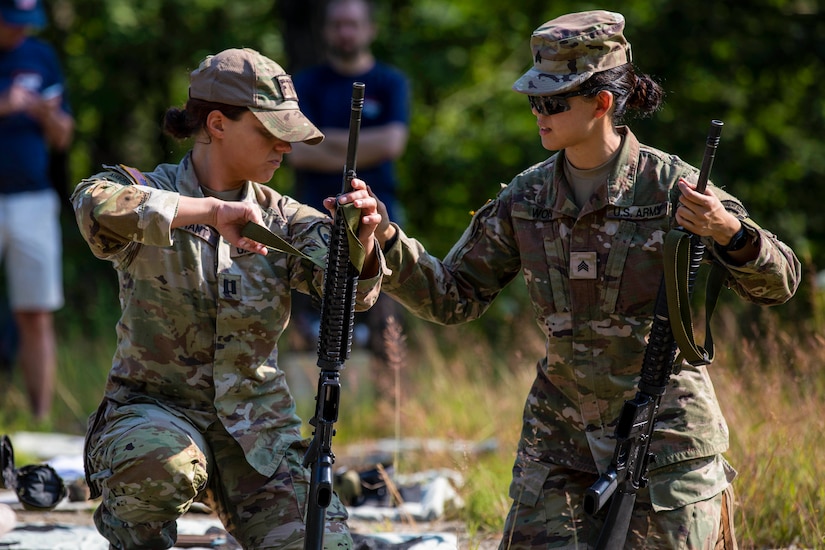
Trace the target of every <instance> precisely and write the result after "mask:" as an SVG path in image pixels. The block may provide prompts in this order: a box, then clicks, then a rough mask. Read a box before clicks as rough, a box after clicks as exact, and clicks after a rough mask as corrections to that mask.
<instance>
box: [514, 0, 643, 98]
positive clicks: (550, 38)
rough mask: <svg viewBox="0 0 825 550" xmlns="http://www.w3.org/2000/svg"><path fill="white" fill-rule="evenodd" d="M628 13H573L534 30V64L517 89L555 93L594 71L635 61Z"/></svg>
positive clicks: (515, 85)
mask: <svg viewBox="0 0 825 550" xmlns="http://www.w3.org/2000/svg"><path fill="white" fill-rule="evenodd" d="M623 30H624V16H622V14H620V13H614V12H610V11H604V10H595V11H584V12H579V13H570V14H567V15H562V16H561V17H557V18H556V19H552V20H550V21H548V22H547V23H545V24H543V25H542V26H540V27H539V28H538V29H536V30H535V31H533V35H532V36H531V37H530V49H531V50H532V52H533V67H532V68H530V70H528V71H527V72H526V73H524V75H523V76H522V77H521V78H519V79H518V80H517V81H516V83H515V84H513V89H514V90H515V91H517V92H520V93H522V94H531V95H553V94H559V93H562V92H567V91H570V90H574V89H575V88H576V87H577V86H579V85H580V84H581V83H582V82H584V81H585V80H587V79H588V78H590V77H591V76H592V75H593V74H594V73H597V72H600V71H604V70H607V69H612V68H613V67H619V66H621V65H624V64H626V63H630V62H631V60H632V56H631V52H630V44H629V43H628V42H627V40H625V37H624V35H623V34H622V31H623Z"/></svg>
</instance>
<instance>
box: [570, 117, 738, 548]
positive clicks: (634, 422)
mask: <svg viewBox="0 0 825 550" xmlns="http://www.w3.org/2000/svg"><path fill="white" fill-rule="evenodd" d="M722 126H723V123H722V122H721V121H719V120H713V121H711V126H710V130H709V132H708V138H707V142H706V145H705V155H704V158H703V159H702V166H701V168H700V170H699V179H698V181H697V184H696V189H697V190H698V191H699V192H704V191H705V189H706V188H707V184H708V180H709V178H710V170H711V168H712V167H713V160H714V158H715V156H716V148H717V147H718V145H719V138H720V135H721V132H722ZM704 251H705V246H704V243H702V241H701V239H700V238H699V237H698V236H697V235H691V237H690V264H689V266H688V270H689V271H688V288H689V290H691V291H692V289H693V284H694V282H695V280H696V274H697V272H698V270H699V265H700V263H701V260H702V256H703V254H704ZM676 351H677V344H676V341H675V339H674V338H673V329H672V328H671V325H670V314H669V312H668V304H667V288H666V285H665V282H664V277H663V280H662V283H661V284H660V286H659V292H658V294H657V296H656V303H655V305H654V308H653V324H652V327H651V331H650V337H649V339H648V344H647V347H646V348H645V355H644V359H643V361H642V372H641V376H640V380H639V389H638V391H637V392H636V396H635V397H634V398H633V399H630V400H627V401H625V403H624V406H623V407H622V410H621V413H620V414H619V419H618V422H617V424H616V432H615V433H616V450H615V451H614V454H613V460H612V461H611V463H610V467H609V468H608V469H607V471H606V472H604V473H603V474H602V475H601V476H599V478H598V479H597V480H596V482H595V483H594V484H593V485H591V486H590V488H588V489H587V491H585V494H584V503H583V506H584V510H585V512H586V513H588V514H590V515H595V514H596V513H598V512H599V510H601V509H602V508H603V507H604V506H605V505H606V503H607V502H608V501H610V509H609V510H608V513H607V517H606V518H605V522H604V525H603V527H602V530H601V532H600V533H599V540H598V542H597V543H596V548H597V549H609V550H612V549H614V548H623V547H624V544H625V540H626V539H627V532H628V530H629V528H630V520H631V517H632V515H633V507H634V505H635V503H636V493H637V491H638V490H639V489H640V488H641V487H644V486H645V485H647V481H648V480H647V473H648V468H649V466H650V462H651V461H652V460H653V459H654V457H653V456H652V455H651V453H650V442H651V440H652V439H653V428H654V425H655V422H656V415H657V413H658V410H659V404H660V403H661V400H662V396H663V395H664V393H665V389H666V388H667V384H668V380H669V379H670V376H671V374H672V373H673V362H674V360H675V358H676ZM611 498H612V500H611Z"/></svg>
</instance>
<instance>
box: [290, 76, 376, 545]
mask: <svg viewBox="0 0 825 550" xmlns="http://www.w3.org/2000/svg"><path fill="white" fill-rule="evenodd" d="M364 88H365V86H364V84H363V83H361V82H356V83H355V84H353V86H352V110H351V113H350V120H349V142H348V144H347V160H346V164H345V165H344V181H343V185H342V191H341V192H342V193H346V192H349V191H351V190H352V180H353V178H355V161H356V153H357V150H358V134H359V132H360V129H361V111H362V110H363V107H364ZM357 283H358V270H357V269H356V267H355V266H354V265H353V264H352V261H351V260H350V253H349V244H348V241H347V225H346V219H345V218H344V213H343V212H342V208H340V207H339V208H336V210H335V216H334V223H333V227H332V233H331V235H330V243H329V255H328V257H327V268H326V271H325V273H324V294H323V297H322V300H321V330H320V334H319V338H318V362H317V365H318V366H319V367H320V368H321V374H320V378H319V380H318V394H317V395H316V397H315V401H316V403H315V416H314V417H313V418H312V419H311V420H310V421H309V423H310V424H311V425H312V426H313V427H314V428H315V431H314V432H313V438H312V443H311V444H310V446H309V449H308V450H307V453H306V455H305V456H304V467H307V468H311V474H310V485H309V496H308V499H307V511H306V537H305V538H304V548H305V549H307V550H309V549H316V550H320V549H321V548H322V547H323V545H324V523H325V517H326V509H327V507H328V506H329V504H330V502H331V501H332V463H333V462H334V461H335V455H334V454H333V453H332V437H333V436H334V435H335V428H334V424H335V422H336V421H337V420H338V403H339V397H340V393H341V383H340V380H339V372H340V370H341V369H342V368H343V367H344V361H346V360H347V359H348V358H349V354H350V349H351V347H352V327H353V320H354V315H355V292H356V285H357Z"/></svg>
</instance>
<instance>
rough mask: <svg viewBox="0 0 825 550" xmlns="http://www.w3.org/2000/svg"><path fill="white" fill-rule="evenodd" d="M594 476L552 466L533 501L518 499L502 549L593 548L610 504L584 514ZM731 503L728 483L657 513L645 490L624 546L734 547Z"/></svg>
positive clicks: (723, 549)
mask: <svg viewBox="0 0 825 550" xmlns="http://www.w3.org/2000/svg"><path fill="white" fill-rule="evenodd" d="M595 479H596V477H595V476H594V475H593V474H590V473H586V472H581V471H578V470H571V469H568V468H565V467H562V466H551V467H550V472H549V475H548V476H547V478H546V480H545V482H544V485H543V487H541V489H540V492H539V493H538V494H537V495H535V496H536V498H535V501H533V500H532V499H518V498H516V499H515V500H514V502H513V505H512V507H511V509H510V512H509V514H508V516H507V520H506V522H505V526H504V533H503V536H502V540H501V543H500V545H499V550H528V549H529V550H538V549H546V548H559V549H566V550H586V549H588V548H593V547H594V546H595V544H596V542H597V541H598V538H599V533H600V532H601V528H602V526H603V524H604V519H605V516H606V514H607V509H608V507H609V503H608V505H607V506H605V507H604V509H603V510H601V511H600V513H598V514H597V515H596V516H595V517H591V516H589V515H587V514H586V513H585V512H584V510H583V508H582V500H583V495H584V493H585V491H586V490H587V489H588V488H589V487H590V486H591V485H592V484H593V482H594V481H595ZM537 489H538V487H537ZM733 504H734V500H733V488H732V486H730V485H728V486H727V487H726V488H725V489H724V490H723V491H722V492H719V493H717V494H715V495H712V496H710V497H708V498H705V499H702V500H697V501H696V502H692V503H691V504H688V505H686V506H682V507H679V508H675V509H673V510H665V511H659V512H654V511H653V506H652V504H651V501H650V495H649V492H648V491H647V490H646V489H641V490H639V492H638V494H637V499H636V503H635V506H634V509H633V517H632V519H631V524H630V529H629V533H628V535H627V542H626V544H625V546H624V548H626V549H633V550H637V549H651V550H654V549H655V550H669V549H674V550H675V549H687V550H736V548H737V546H736V539H735V537H734V532H733V511H732V509H733Z"/></svg>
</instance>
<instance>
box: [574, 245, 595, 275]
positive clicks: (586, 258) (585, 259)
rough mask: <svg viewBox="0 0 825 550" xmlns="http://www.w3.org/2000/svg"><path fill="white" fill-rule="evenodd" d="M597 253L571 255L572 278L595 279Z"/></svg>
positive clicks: (575, 253)
mask: <svg viewBox="0 0 825 550" xmlns="http://www.w3.org/2000/svg"><path fill="white" fill-rule="evenodd" d="M596 262H597V260H596V253H595V252H587V251H585V252H571V253H570V278H571V279H595V278H596V267H597V263H596Z"/></svg>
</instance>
